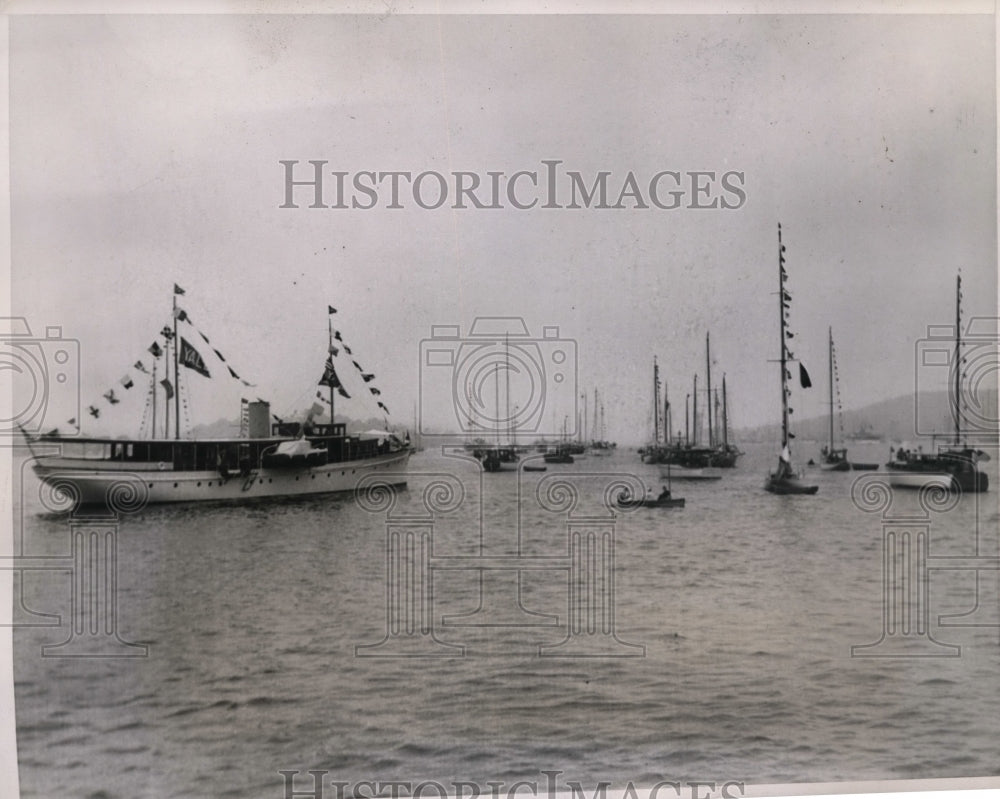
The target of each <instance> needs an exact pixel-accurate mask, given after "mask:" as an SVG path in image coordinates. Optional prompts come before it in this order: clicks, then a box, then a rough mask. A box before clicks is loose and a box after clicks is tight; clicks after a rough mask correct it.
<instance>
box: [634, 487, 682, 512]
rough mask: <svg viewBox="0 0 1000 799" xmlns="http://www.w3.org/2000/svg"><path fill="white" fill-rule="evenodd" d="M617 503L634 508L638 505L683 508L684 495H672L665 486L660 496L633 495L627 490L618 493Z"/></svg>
mask: <svg viewBox="0 0 1000 799" xmlns="http://www.w3.org/2000/svg"><path fill="white" fill-rule="evenodd" d="M617 505H618V507H619V508H634V507H636V506H637V505H638V506H641V507H643V508H683V507H684V497H672V496H671V495H670V489H669V488H664V489H663V491H661V492H660V494H659V496H655V497H654V496H652V494H647V495H646V496H644V497H632V496H631V495H630V494H629V493H627V492H624V491H623V492H622V493H621V494H619V495H618V499H617Z"/></svg>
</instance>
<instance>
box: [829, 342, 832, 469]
mask: <svg viewBox="0 0 1000 799" xmlns="http://www.w3.org/2000/svg"><path fill="white" fill-rule="evenodd" d="M829 334H830V352H829V361H830V449H829V451H830V452H831V453H832V452H833V328H832V327H831V328H829Z"/></svg>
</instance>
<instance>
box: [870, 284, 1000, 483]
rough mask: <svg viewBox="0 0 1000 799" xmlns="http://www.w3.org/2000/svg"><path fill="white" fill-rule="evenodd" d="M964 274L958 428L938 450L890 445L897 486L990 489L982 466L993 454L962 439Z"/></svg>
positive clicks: (955, 406)
mask: <svg viewBox="0 0 1000 799" xmlns="http://www.w3.org/2000/svg"><path fill="white" fill-rule="evenodd" d="M962 363H963V357H962V276H961V275H958V276H957V281H956V287H955V352H954V358H953V361H952V364H953V366H952V379H953V381H954V383H953V385H952V387H951V391H952V412H953V414H954V422H955V431H954V434H953V438H952V443H951V445H948V446H943V447H940V448H938V449H937V451H935V452H930V453H925V452H924V451H923V450H922V449H921V448H917V449H916V450H913V449H909V448H906V447H901V448H899V449H892V448H890V456H891V460H890V461H889V462H888V463H887V464H886V467H887V468H888V469H889V484H890V485H892V486H895V487H896V488H924V487H925V486H939V487H941V488H944V489H945V490H948V491H955V492H969V493H982V492H984V491H988V490H989V485H990V481H989V477H988V476H987V475H986V473H985V472H983V471H981V470H980V469H979V463H980V462H981V461H988V460H989V459H990V456H989V455H987V454H986V453H985V452H983V451H982V450H979V449H975V448H974V447H971V446H969V445H968V443H966V442H964V441H963V432H962V419H963V417H964V402H965V396H964V394H963V391H962V379H963V377H964V375H963V371H962Z"/></svg>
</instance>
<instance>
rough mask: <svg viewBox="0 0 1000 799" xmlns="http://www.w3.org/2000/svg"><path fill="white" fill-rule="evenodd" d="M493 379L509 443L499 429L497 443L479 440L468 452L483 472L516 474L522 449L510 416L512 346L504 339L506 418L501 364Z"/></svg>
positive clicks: (497, 411)
mask: <svg viewBox="0 0 1000 799" xmlns="http://www.w3.org/2000/svg"><path fill="white" fill-rule="evenodd" d="M493 379H494V381H495V384H494V390H495V394H494V396H495V397H496V418H497V419H498V420H499V419H501V418H502V419H505V420H506V421H507V430H506V431H505V432H506V436H507V441H506V443H503V442H502V441H501V439H500V430H499V429H497V430H496V431H495V432H496V441H495V442H494V443H492V444H491V443H489V442H487V441H486V440H485V439H482V438H479V439H476V440H475V441H473V442H472V443H471V444H466V445H465V448H466V450H468V451H470V452H472V456H473V457H474V458H475V459H476V460H478V461H479V462H480V463H481V464H482V465H483V471H485V472H490V473H495V472H514V471H517V469H518V463H519V462H520V459H521V458H520V452H521V448H520V447H518V446H517V444H516V443H515V442H516V436H515V431H514V427H513V419H512V417H511V415H510V344H509V342H508V341H507V339H506V338H504V379H505V381H506V390H505V391H504V402H505V403H506V408H505V413H504V416H501V415H500V364H494V365H493Z"/></svg>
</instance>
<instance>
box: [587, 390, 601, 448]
mask: <svg viewBox="0 0 1000 799" xmlns="http://www.w3.org/2000/svg"><path fill="white" fill-rule="evenodd" d="M598 430H599V428H598V427H597V389H596V388H595V389H594V426H593V427H592V428H591V430H590V437H591V438H592V439H596V438H597V436H598ZM601 439H602V440H603V439H604V436H603V435H601Z"/></svg>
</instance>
